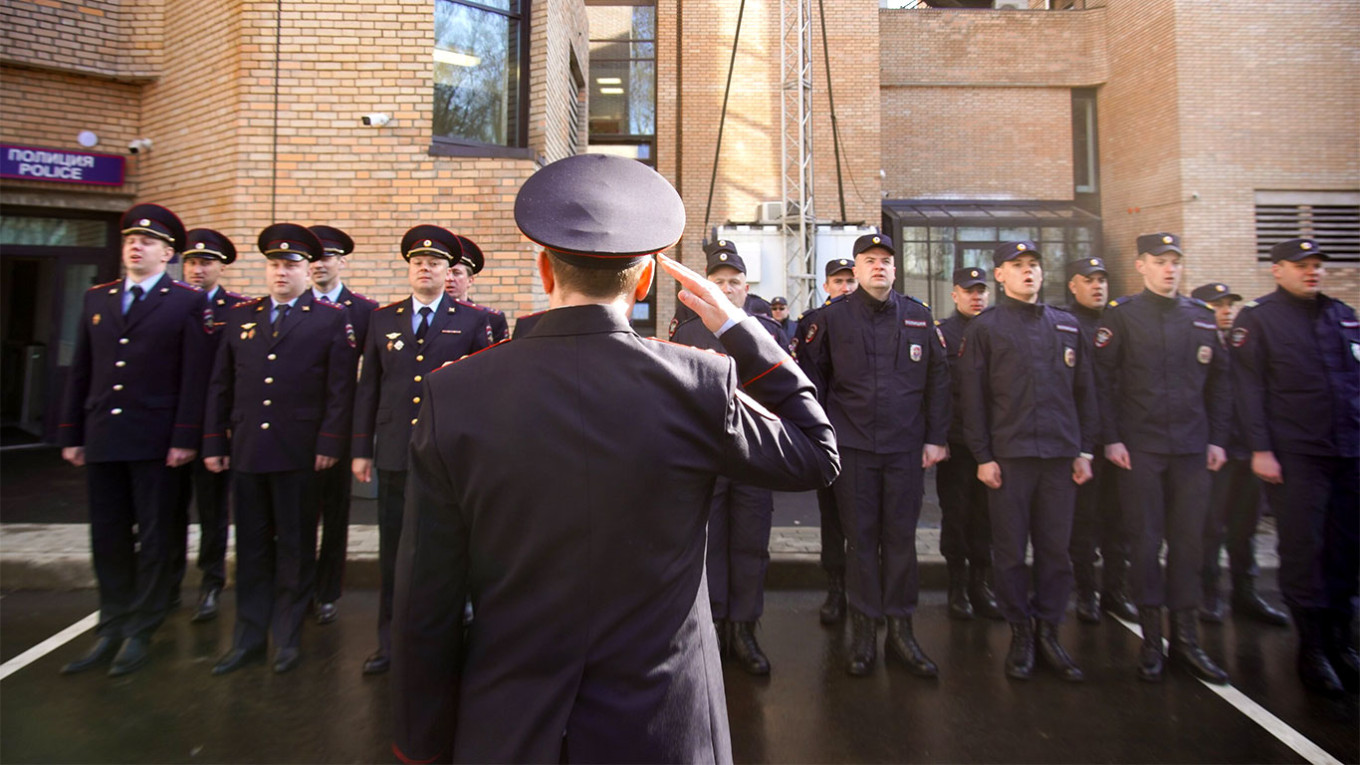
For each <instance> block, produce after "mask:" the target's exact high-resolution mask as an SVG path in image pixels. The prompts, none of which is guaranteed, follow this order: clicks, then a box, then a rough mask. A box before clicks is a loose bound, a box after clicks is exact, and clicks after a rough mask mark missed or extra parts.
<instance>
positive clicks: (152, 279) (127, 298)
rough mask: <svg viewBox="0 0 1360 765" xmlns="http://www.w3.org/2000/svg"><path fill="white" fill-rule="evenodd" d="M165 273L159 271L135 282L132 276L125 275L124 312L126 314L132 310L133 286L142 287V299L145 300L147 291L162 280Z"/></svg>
mask: <svg viewBox="0 0 1360 765" xmlns="http://www.w3.org/2000/svg"><path fill="white" fill-rule="evenodd" d="M164 275H165V274H164V273H159V274H156V275H155V276H148V277H147V278H145V279H143V280H142V281H140V282H134V281H133V280H132V277H131V276H125V277H123V313H124V314H126V313H127V312H128V311H130V310H132V298H133V294H132V288H133V287H141V288H142V298H141V299H143V300H145V299H146V293H148V292H150V291H151V288H152V287H153V286H155V284H156V282H158V281H160V280H161V277H162V276H164Z"/></svg>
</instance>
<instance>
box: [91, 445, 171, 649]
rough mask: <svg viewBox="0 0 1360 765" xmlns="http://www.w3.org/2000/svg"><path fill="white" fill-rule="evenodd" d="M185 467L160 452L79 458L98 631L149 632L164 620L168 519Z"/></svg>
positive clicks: (114, 634) (168, 571) (123, 634)
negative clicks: (146, 456)
mask: <svg viewBox="0 0 1360 765" xmlns="http://www.w3.org/2000/svg"><path fill="white" fill-rule="evenodd" d="M186 472H187V468H184V467H178V468H170V467H166V465H165V459H164V458H162V459H156V460H138V461H134V462H91V463H88V464H86V466H85V478H86V481H87V484H88V486H89V490H90V551H91V553H92V556H93V558H94V573H95V576H96V578H98V580H99V625H98V626H97V627H95V632H96V633H97V634H98V635H100V636H101V637H110V638H115V639H121V638H129V637H133V636H136V635H150V634H151V633H152V632H154V631H155V629H156V628H157V627H159V626H160V624H161V622H163V621H165V615H166V612H167V611H168V610H169V608H170V588H171V580H170V575H171V566H170V555H171V546H172V545H171V536H172V533H173V532H172V525H173V522H174V514H175V508H176V507H178V504H179V502H180V500H181V498H182V496H183V489H182V488H181V486H182V482H183V480H184V475H185V473H186Z"/></svg>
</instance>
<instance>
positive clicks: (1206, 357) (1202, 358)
mask: <svg viewBox="0 0 1360 765" xmlns="http://www.w3.org/2000/svg"><path fill="white" fill-rule="evenodd" d="M1195 359H1196V360H1198V361H1199V363H1201V364H1208V363H1209V362H1210V361H1213V360H1214V349H1213V348H1211V347H1209V346H1207V345H1201V346H1200V347H1199V351H1197V352H1196V353H1195Z"/></svg>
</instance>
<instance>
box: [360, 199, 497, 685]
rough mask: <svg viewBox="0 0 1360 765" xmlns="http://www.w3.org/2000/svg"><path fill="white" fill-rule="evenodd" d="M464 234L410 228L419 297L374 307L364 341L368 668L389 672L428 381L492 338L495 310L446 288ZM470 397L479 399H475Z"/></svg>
mask: <svg viewBox="0 0 1360 765" xmlns="http://www.w3.org/2000/svg"><path fill="white" fill-rule="evenodd" d="M460 249H461V244H460V238H459V237H458V236H456V235H455V234H453V233H451V232H449V231H447V230H445V229H442V228H440V227H439V226H430V225H420V226H416V227H414V228H412V229H411V230H409V231H407V232H406V235H405V236H403V237H402V240H401V255H402V257H403V258H405V259H406V264H407V266H406V274H407V280H408V281H409V282H410V285H411V297H409V298H406V299H404V300H399V301H397V302H395V303H392V304H391V305H386V306H383V307H382V308H379V309H378V310H377V311H375V312H374V313H373V321H372V323H371V324H370V326H369V329H370V334H369V336H368V342H367V343H366V344H365V345H364V356H363V365H362V366H361V368H360V371H359V389H358V392H357V393H355V396H354V446H353V450H354V460H353V463H352V466H351V467H352V469H353V472H354V477H355V478H357V479H358V480H360V481H362V482H363V483H368V482H369V481H372V480H373V468H374V467H375V466H376V467H377V469H378V563H379V567H380V569H381V572H382V595H381V599H380V600H379V601H378V650H377V651H376V652H375V653H374V654H373V655H371V656H369V657H368V659H367V660H366V661H365V662H364V674H366V675H373V674H378V673H382V672H386V671H387V669H388V666H389V664H390V661H391V651H392V585H393V581H394V576H395V573H396V563H397V543H398V542H399V541H400V540H401V520H402V511H403V508H404V507H405V503H406V467H407V461H406V455H407V449H408V448H409V447H410V445H411V429H412V427H413V426H414V425H415V423H416V414H417V412H418V411H419V409H420V383H421V381H422V380H424V379H425V376H426V375H428V374H430V372H433V371H434V370H436V369H438V368H439V367H441V366H443V365H444V364H445V363H447V362H450V361H454V360H457V359H460V358H462V357H463V356H466V355H467V354H469V353H473V352H475V351H479V350H481V349H483V348H486V347H488V346H489V345H490V342H489V341H488V340H487V326H486V325H487V317H488V314H487V313H485V312H482V311H476V310H472V309H470V308H467V307H466V306H464V305H463V304H461V303H459V302H458V301H456V300H454V299H453V298H451V297H449V296H448V295H446V294H445V293H444V274H445V272H446V271H447V270H448V269H449V266H450V264H452V263H455V262H457V261H458V259H459V251H460ZM469 405H472V403H471V402H469Z"/></svg>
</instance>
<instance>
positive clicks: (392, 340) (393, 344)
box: [387, 332, 401, 351]
mask: <svg viewBox="0 0 1360 765" xmlns="http://www.w3.org/2000/svg"><path fill="white" fill-rule="evenodd" d="M400 337H401V333H400V332H388V333H387V350H389V351H391V350H400V349H398V348H397V343H398V342H400V340H399V339H398V338H400Z"/></svg>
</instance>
